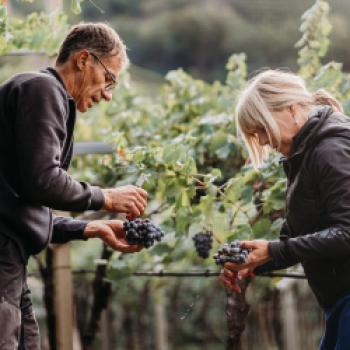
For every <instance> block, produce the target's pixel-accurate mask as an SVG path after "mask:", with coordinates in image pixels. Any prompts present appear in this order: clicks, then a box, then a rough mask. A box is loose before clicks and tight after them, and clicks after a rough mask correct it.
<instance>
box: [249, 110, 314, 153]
mask: <svg viewBox="0 0 350 350" xmlns="http://www.w3.org/2000/svg"><path fill="white" fill-rule="evenodd" d="M272 116H273V118H274V119H275V121H276V123H277V126H278V128H279V131H280V135H281V143H280V145H279V147H278V145H277V140H272V144H270V141H269V137H268V135H267V133H266V130H265V129H264V128H258V129H256V130H254V131H253V134H254V135H255V137H257V139H258V142H259V144H260V145H261V146H266V145H269V146H270V147H271V148H273V149H276V150H277V151H279V152H280V153H282V154H283V155H284V156H289V155H290V154H291V152H292V150H293V137H294V136H295V135H296V134H297V133H298V131H299V130H300V129H301V127H302V126H303V125H304V124H305V123H306V121H307V118H308V113H307V112H306V111H305V109H303V108H301V107H300V106H298V105H295V106H291V107H287V108H284V109H282V110H280V111H274V112H272Z"/></svg>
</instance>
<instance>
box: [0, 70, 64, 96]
mask: <svg viewBox="0 0 350 350" xmlns="http://www.w3.org/2000/svg"><path fill="white" fill-rule="evenodd" d="M1 87H2V88H5V89H6V88H7V87H10V88H14V89H35V90H37V91H38V93H43V92H44V93H49V92H52V93H56V94H59V95H61V96H62V97H63V98H67V92H66V90H65V88H64V87H63V85H62V84H61V83H60V82H59V81H58V80H57V78H55V77H54V76H53V75H52V74H50V73H49V72H48V71H40V72H36V71H29V72H23V73H18V74H16V75H14V76H13V77H11V78H10V79H8V80H7V81H5V82H4V83H3V84H2V86H1Z"/></svg>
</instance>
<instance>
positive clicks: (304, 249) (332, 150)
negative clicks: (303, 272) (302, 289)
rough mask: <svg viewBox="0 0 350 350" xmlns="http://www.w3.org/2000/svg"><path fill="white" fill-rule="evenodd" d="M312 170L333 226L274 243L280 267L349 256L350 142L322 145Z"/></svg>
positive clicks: (330, 141) (273, 252) (271, 245)
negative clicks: (306, 261)
mask: <svg viewBox="0 0 350 350" xmlns="http://www.w3.org/2000/svg"><path fill="white" fill-rule="evenodd" d="M310 169H311V171H310V176H312V177H313V178H314V179H315V182H316V183H317V185H318V192H319V200H320V202H321V203H320V204H321V205H322V207H323V208H324V210H325V213H324V215H326V216H327V219H328V221H329V222H330V223H331V224H330V226H329V227H328V228H325V229H323V230H321V231H318V232H311V233H309V234H307V235H304V236H299V237H294V238H290V239H288V240H285V241H280V242H278V241H275V242H270V243H269V249H270V253H271V256H272V257H273V260H274V261H275V262H276V263H278V264H284V263H288V262H290V263H291V262H294V263H298V262H301V261H303V260H317V259H327V258H330V259H338V258H340V259H341V258H343V257H346V256H349V253H350V140H349V139H346V138H331V139H326V140H325V141H324V142H322V143H320V144H319V146H317V147H316V148H315V150H314V152H313V154H312V158H310Z"/></svg>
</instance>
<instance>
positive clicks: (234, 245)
mask: <svg viewBox="0 0 350 350" xmlns="http://www.w3.org/2000/svg"><path fill="white" fill-rule="evenodd" d="M248 255H249V250H248V249H244V248H241V246H240V242H239V241H232V242H231V243H225V244H224V245H223V246H222V247H221V248H220V249H219V250H218V252H217V253H216V254H215V255H214V256H213V258H214V260H215V263H216V264H217V265H224V264H225V263H226V262H233V263H236V264H244V263H246V262H247V260H248Z"/></svg>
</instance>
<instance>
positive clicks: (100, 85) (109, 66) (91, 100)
mask: <svg viewBox="0 0 350 350" xmlns="http://www.w3.org/2000/svg"><path fill="white" fill-rule="evenodd" d="M82 58H83V60H85V61H83V62H84V66H83V69H82V71H81V74H79V77H78V78H77V80H76V84H75V88H74V92H73V93H72V96H73V98H74V100H75V102H76V105H77V109H78V110H79V112H86V111H87V110H88V109H89V108H91V107H92V106H93V105H94V104H96V103H98V102H100V101H101V99H105V100H106V101H109V100H110V99H111V98H112V90H109V88H110V86H111V85H115V82H114V81H113V80H114V79H118V75H119V72H120V69H121V61H120V58H119V56H116V55H114V56H106V57H98V56H96V55H94V54H92V53H89V52H87V51H86V55H85V56H83V57H82ZM113 78H114V79H113Z"/></svg>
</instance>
